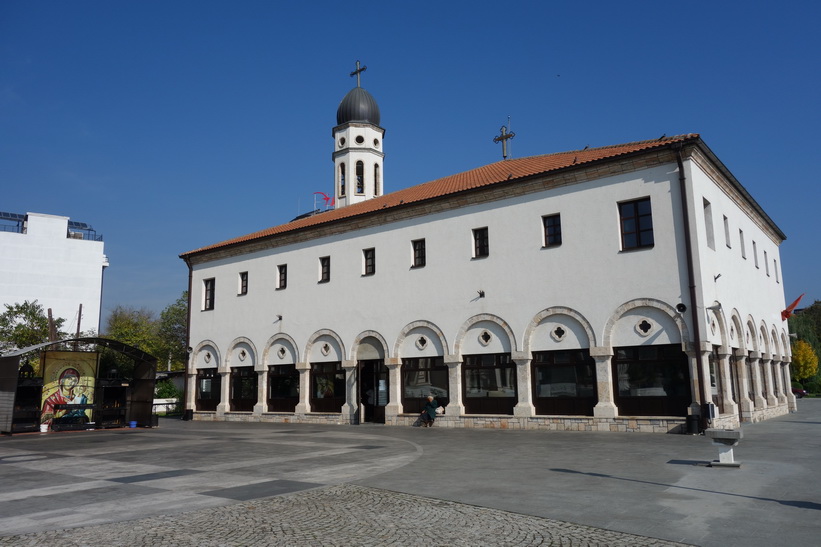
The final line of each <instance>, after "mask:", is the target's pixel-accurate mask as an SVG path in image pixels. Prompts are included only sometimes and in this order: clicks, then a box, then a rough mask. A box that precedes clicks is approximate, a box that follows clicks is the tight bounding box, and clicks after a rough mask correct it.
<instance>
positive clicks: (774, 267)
mask: <svg viewBox="0 0 821 547" xmlns="http://www.w3.org/2000/svg"><path fill="white" fill-rule="evenodd" d="M773 271H774V272H775V282H776V283H781V276H780V275H778V261H777V260H776V259H774V258H773Z"/></svg>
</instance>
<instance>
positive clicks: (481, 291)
mask: <svg viewBox="0 0 821 547" xmlns="http://www.w3.org/2000/svg"><path fill="white" fill-rule="evenodd" d="M476 292H478V293H479V298H484V297H485V291H483V290H482V289H479V290H478V291H476Z"/></svg>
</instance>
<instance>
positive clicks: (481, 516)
mask: <svg viewBox="0 0 821 547" xmlns="http://www.w3.org/2000/svg"><path fill="white" fill-rule="evenodd" d="M0 533H2V532H0ZM0 545H14V546H15V547H19V546H41V545H60V546H61V547H75V546H76V547H81V546H82V547H95V546H106V547H114V546H129V547H132V546H143V545H144V546H152V547H153V546H158V545H164V546H165V545H168V546H175V547H187V546H197V547H211V546H214V547H216V546H220V547H222V546H226V547H228V546H252V545H299V546H303V545H311V546H323V547H324V546H348V545H356V546H380V547H382V546H386V545H396V546H407V545H424V546H426V547H431V546H445V545H447V546H462V545H464V546H476V545H494V546H495V545H499V546H514V545H515V546H520V545H546V546H547V545H549V546H562V547H587V546H616V547H628V546H629V547H634V546H682V545H685V544H683V543H675V542H671V541H664V540H659V539H653V538H648V537H642V536H636V535H632V534H624V533H620V532H613V531H609V530H603V529H600V528H592V527H589V526H583V525H578V524H571V523H568V522H562V521H558V520H552V519H546V518H539V517H533V516H528V515H522V514H517V513H509V512H506V511H499V510H496V509H487V508H483V507H477V506H473V505H466V504H461V503H455V502H450V501H442V500H437V499H432V498H424V497H420V496H413V495H408V494H401V493H395V492H389V491H386V490H377V489H374V488H367V487H363V486H355V485H351V484H338V485H333V486H327V487H323V488H317V489H314V490H308V491H302V492H297V493H293V494H286V495H282V496H277V497H273V498H265V499H258V500H254V501H248V502H244V503H237V504H233V505H228V506H225V507H218V508H211V509H201V510H197V511H192V512H189V513H181V514H177V515H173V516H161V517H155V518H145V519H140V520H134V521H129V522H118V523H114V524H103V525H96V526H86V527H83V528H71V529H64V530H52V531H47V532H38V533H34V534H25V535H18V536H6V537H0Z"/></svg>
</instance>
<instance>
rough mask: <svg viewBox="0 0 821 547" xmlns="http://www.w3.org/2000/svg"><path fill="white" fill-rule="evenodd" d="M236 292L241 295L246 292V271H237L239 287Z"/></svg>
mask: <svg viewBox="0 0 821 547" xmlns="http://www.w3.org/2000/svg"><path fill="white" fill-rule="evenodd" d="M237 294H238V295H240V296H242V295H244V294H248V272H239V287H237Z"/></svg>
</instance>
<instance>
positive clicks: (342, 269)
mask: <svg viewBox="0 0 821 547" xmlns="http://www.w3.org/2000/svg"><path fill="white" fill-rule="evenodd" d="M384 133H385V132H384V129H382V127H380V113H379V108H378V106H377V103H376V101H375V100H374V98H373V97H372V96H371V95H370V94H369V93H368V92H367V91H365V90H364V89H363V88H361V87H359V85H358V84H357V87H355V88H354V89H352V90H351V91H350V92H349V93H348V94H347V95H346V96H345V97H344V98H343V99H342V102H341V103H340V105H339V109H338V111H337V125H336V126H335V127H334V129H333V137H334V144H333V154H332V159H333V162H334V176H333V184H334V191H333V196H334V201H335V208H333V209H332V210H327V211H323V212H319V213H317V214H313V215H310V216H304V217H301V218H298V219H296V220H294V221H291V222H288V223H286V224H281V225H278V226H274V227H272V228H267V229H264V230H261V231H259V232H256V233H252V234H248V235H246V236H243V237H238V238H235V239H231V240H228V241H223V242H220V243H215V244H213V245H209V246H206V247H203V248H200V249H196V250H193V251H190V252H186V253H183V254H182V255H180V256H181V258H182V259H183V260H185V262H186V264H187V265H188V267H189V271H190V276H189V278H190V290H189V294H190V298H191V301H190V326H189V328H190V337H189V340H190V345H191V354H190V361H189V365H188V371H187V381H186V382H187V390H186V409H188V410H190V411H192V413H193V417H194V419H199V420H237V421H261V422H291V423H340V424H361V423H368V422H374V423H385V424H389V425H409V424H412V423H413V422H414V421H415V420H416V419H417V417H418V415H419V413H420V411H421V409H422V406H423V402H424V400H425V398H426V397H427V396H428V395H433V396H434V397H436V399H437V400H438V402H439V403H440V404H442V405H444V406H445V414H444V416H442V417H440V418H439V419H437V421H436V426H437V427H494V428H511V429H513V428H516V429H552V430H588V431H647V432H683V431H685V430H690V432H693V431H692V428H694V427H695V428H698V427H701V428H704V427H707V426H708V425H709V426H711V427H736V426H738V425H739V423H740V422H745V421H758V420H762V419H767V418H770V417H773V416H777V415H782V414H785V413H788V412H790V411H794V410H795V408H796V404H795V398H794V396H793V395H792V393H791V390H790V374H789V363H790V345H789V342H788V340H789V336H788V332H787V330H786V322H784V321H782V320H781V316H780V312H781V310H783V309H784V307H785V305H784V290H783V284H782V274H781V261H780V257H779V246H780V244H781V243H782V241H784V239H785V237H786V236H785V235H784V234H783V233H782V232H781V230H780V229H779V228H778V227H777V226H776V225H775V223H774V222H773V221H772V220H771V219H770V218H769V217H768V216H767V214H766V213H765V212H764V210H763V209H762V208H761V206H760V205H759V204H758V203H756V201H755V200H754V199H753V198H752V197H751V196H750V194H749V193H748V192H747V191H746V190H745V189H744V187H743V186H742V185H741V184H740V183H739V181H738V180H736V178H735V177H734V176H733V175H732V173H730V171H729V170H728V169H727V167H725V166H724V164H723V163H722V162H721V161H720V160H719V159H718V158H717V157H716V156H715V154H714V153H713V152H712V151H711V150H710V149H709V148H708V147H707V145H706V144H705V143H704V141H703V140H702V139H701V138H700V137H699V135H696V134H688V135H680V136H674V137H666V138H661V139H654V140H647V141H641V142H631V143H627V144H617V145H613V146H606V147H601V148H586V149H584V150H573V151H570V152H561V153H556V154H547V155H543V156H534V157H527V158H517V159H508V160H504V161H499V162H496V163H492V164H490V165H485V166H482V167H479V168H477V169H473V170H471V171H467V172H464V173H458V174H455V175H451V176H447V177H444V178H441V179H438V180H434V181H431V182H427V183H424V184H420V185H417V186H413V187H410V188H406V189H404V190H399V191H396V192H393V193H384V188H385V185H384V180H385V179H384V169H383V161H384V152H383V137H384Z"/></svg>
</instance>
